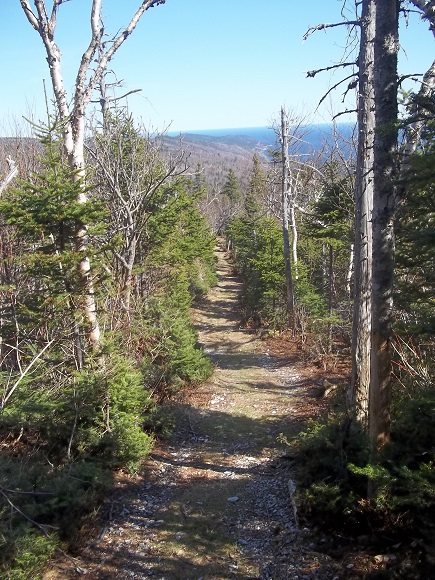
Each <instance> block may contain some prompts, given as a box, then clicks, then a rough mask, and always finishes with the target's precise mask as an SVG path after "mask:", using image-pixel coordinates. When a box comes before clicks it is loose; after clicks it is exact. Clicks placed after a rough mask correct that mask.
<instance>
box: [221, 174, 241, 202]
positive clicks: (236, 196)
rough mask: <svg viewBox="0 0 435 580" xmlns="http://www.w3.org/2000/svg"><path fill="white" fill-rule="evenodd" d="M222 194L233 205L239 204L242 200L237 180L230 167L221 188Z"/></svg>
mask: <svg viewBox="0 0 435 580" xmlns="http://www.w3.org/2000/svg"><path fill="white" fill-rule="evenodd" d="M222 195H224V196H226V197H227V198H228V200H229V201H230V203H231V204H232V205H233V206H234V205H237V204H239V203H240V202H241V200H242V193H241V191H240V184H239V180H238V179H237V177H236V174H235V173H234V170H233V169H230V170H229V172H228V175H227V178H226V180H225V183H224V186H223V189H222Z"/></svg>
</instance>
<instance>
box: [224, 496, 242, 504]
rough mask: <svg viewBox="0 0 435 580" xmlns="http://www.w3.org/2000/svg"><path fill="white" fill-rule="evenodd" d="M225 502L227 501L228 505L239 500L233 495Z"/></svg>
mask: <svg viewBox="0 0 435 580" xmlns="http://www.w3.org/2000/svg"><path fill="white" fill-rule="evenodd" d="M227 501H229V502H230V503H236V502H237V501H239V498H238V497H237V495H233V496H232V497H229V498H227Z"/></svg>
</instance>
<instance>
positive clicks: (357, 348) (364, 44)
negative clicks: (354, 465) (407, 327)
mask: <svg viewBox="0 0 435 580" xmlns="http://www.w3.org/2000/svg"><path fill="white" fill-rule="evenodd" d="M375 14H376V1H375V0H364V1H363V4H362V15H361V41H360V52H359V68H360V72H359V87H358V151H357V169H356V182H355V248H354V251H355V268H354V271H355V276H354V280H355V282H354V285H355V298H354V313H353V330H352V377H351V384H350V391H349V401H350V404H351V406H352V407H354V408H355V412H356V417H357V420H358V421H359V423H360V424H361V425H362V426H363V428H364V429H367V428H368V401H369V389H370V354H371V326H372V310H371V287H372V221H371V220H372V209H373V154H374V129H375V112H374V111H375V101H374V42H375V32H376V29H375Z"/></svg>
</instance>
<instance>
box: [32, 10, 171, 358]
mask: <svg viewBox="0 0 435 580" xmlns="http://www.w3.org/2000/svg"><path fill="white" fill-rule="evenodd" d="M163 3H164V0H144V1H143V2H141V4H140V6H139V8H138V9H137V10H136V12H135V14H134V15H133V17H132V18H131V20H130V22H129V24H128V25H127V27H126V28H125V29H124V30H121V31H120V32H119V33H118V34H117V35H115V37H114V38H113V39H112V42H108V43H107V46H108V47H109V48H107V49H106V50H105V51H104V50H100V49H102V43H101V39H102V35H103V31H104V27H103V24H102V18H101V6H102V1H101V0H92V6H91V14H90V23H91V39H90V42H89V45H88V48H87V49H86V51H85V52H84V53H83V55H82V58H81V62H80V65H79V68H78V72H77V77H76V83H75V88H74V97H73V106H72V108H70V106H69V104H68V98H67V93H66V90H65V86H64V81H63V78H62V69H61V52H60V49H59V47H58V45H57V44H56V42H55V30H56V20H57V12H58V9H59V6H60V5H61V4H62V2H61V1H60V0H53V6H52V11H51V14H50V16H49V15H48V12H47V9H46V5H45V0H34V4H35V9H36V12H33V11H32V8H31V6H30V1H29V0H21V7H22V9H23V11H24V14H25V15H26V18H27V20H28V21H29V23H30V24H31V25H32V27H33V28H34V29H35V30H36V32H37V33H38V34H39V36H40V37H41V39H42V42H43V44H44V47H45V51H46V54H47V61H48V66H49V70H50V78H51V84H52V87H53V92H54V98H55V103H56V108H57V111H58V114H59V121H60V123H61V126H62V132H63V145H64V148H65V152H66V154H67V158H68V163H69V166H70V168H71V169H72V170H73V171H74V172H75V178H76V179H77V180H80V182H81V183H82V184H83V185H85V179H86V170H85V159H84V140H85V114H86V108H87V106H88V105H89V102H90V100H91V98H92V94H93V91H94V89H95V87H96V86H97V84H98V83H99V81H100V80H101V78H102V77H103V75H104V73H105V71H106V69H107V65H108V63H109V61H110V60H111V58H112V57H113V56H114V54H115V52H116V51H117V50H118V49H119V47H120V46H121V45H122V44H123V42H124V41H125V40H126V39H127V38H128V36H129V35H130V34H131V33H132V32H133V30H134V29H135V28H136V25H137V23H138V22H139V19H140V18H141V16H142V15H143V13H144V12H145V11H146V10H148V8H151V7H152V6H157V5H159V4H163ZM97 54H98V56H97ZM91 65H92V67H94V68H93V69H92V68H91ZM78 201H79V202H80V203H85V202H86V201H87V195H86V192H85V190H84V189H82V191H81V193H80V194H79V197H78ZM87 248H88V230H87V226H86V224H77V228H76V249H77V251H79V252H81V253H82V254H83V255H84V257H83V258H82V259H81V261H80V263H79V265H78V269H79V274H80V277H81V283H82V287H83V290H84V302H83V305H82V309H83V318H84V321H85V326H86V333H87V338H88V341H89V344H90V346H91V348H92V349H94V350H95V349H97V348H98V346H99V343H100V329H99V324H98V318H97V313H96V304H95V296H94V287H93V282H92V272H91V264H90V260H89V257H87V256H86V251H87Z"/></svg>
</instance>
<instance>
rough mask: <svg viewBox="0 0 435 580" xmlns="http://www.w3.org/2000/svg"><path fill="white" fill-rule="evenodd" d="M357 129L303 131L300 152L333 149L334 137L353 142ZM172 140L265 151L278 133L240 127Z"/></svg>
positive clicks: (348, 126)
mask: <svg viewBox="0 0 435 580" xmlns="http://www.w3.org/2000/svg"><path fill="white" fill-rule="evenodd" d="M354 129H355V125H354V123H338V124H336V125H332V124H313V125H306V126H304V127H302V131H301V132H302V133H303V140H302V142H301V143H300V146H299V149H301V150H302V151H301V152H302V153H304V154H305V153H308V152H311V153H315V152H316V151H317V152H318V151H319V150H320V149H321V148H322V147H323V146H324V145H325V144H327V145H331V144H332V143H333V141H334V138H335V137H334V131H335V134H338V135H340V138H341V140H342V141H350V139H351V137H352V133H353V131H354ZM168 136H169V137H173V138H175V137H178V138H180V137H181V139H182V140H183V141H185V142H189V143H190V142H192V143H196V144H211V143H215V144H217V143H221V144H225V145H230V146H231V145H236V146H239V147H242V148H243V149H250V150H255V149H260V150H264V149H266V148H269V147H273V146H275V145H276V144H277V136H276V134H275V131H274V130H273V129H272V128H270V127H239V128H230V129H205V130H201V131H186V132H178V133H177V132H169V133H168Z"/></svg>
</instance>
